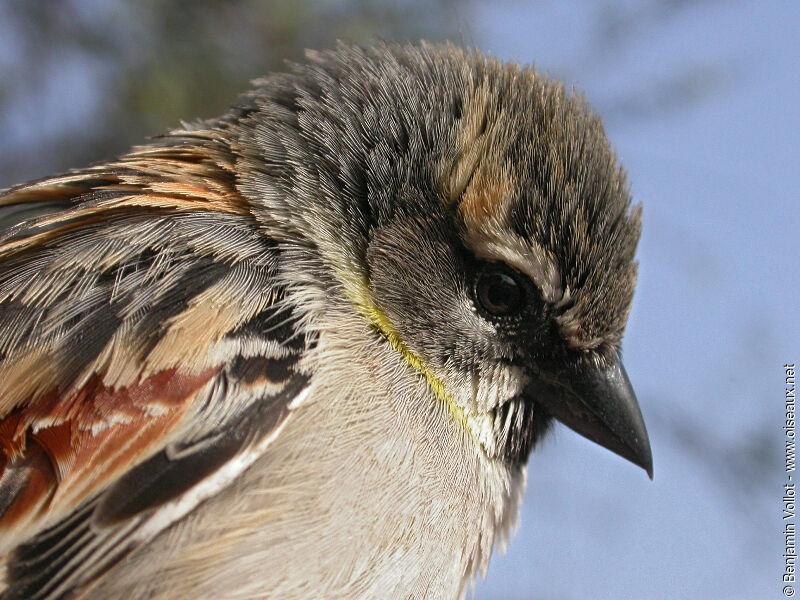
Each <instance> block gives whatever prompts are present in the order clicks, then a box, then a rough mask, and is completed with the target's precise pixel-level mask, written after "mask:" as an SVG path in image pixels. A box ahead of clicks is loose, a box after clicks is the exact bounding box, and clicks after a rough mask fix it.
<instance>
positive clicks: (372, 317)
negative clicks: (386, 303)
mask: <svg viewBox="0 0 800 600" xmlns="http://www.w3.org/2000/svg"><path fill="white" fill-rule="evenodd" d="M358 306H359V308H360V311H361V313H362V314H363V315H364V317H365V318H366V319H367V321H369V322H370V323H371V324H373V325H374V326H375V327H377V328H378V330H379V331H380V332H381V333H382V334H383V335H384V337H385V338H386V339H387V340H388V342H389V344H391V346H392V348H394V349H395V350H396V351H397V352H398V354H400V356H402V357H403V359H404V360H405V361H406V363H408V365H409V366H411V367H412V368H413V369H415V370H416V371H417V372H419V373H420V374H422V376H423V377H425V381H427V382H428V386H429V387H430V388H431V391H432V392H433V393H434V395H435V396H436V397H437V398H439V400H441V401H442V402H444V403H445V405H446V406H447V408H448V409H449V410H450V413H451V414H452V415H453V417H455V419H456V421H458V422H459V423H460V424H461V425H463V426H465V427H467V426H468V422H469V417H468V416H467V415H466V414H465V412H464V409H463V408H461V407H460V406H459V405H458V404H456V402H455V400H453V398H452V397H451V396H450V395H449V394H448V393H447V390H446V389H445V387H444V383H442V382H441V380H440V379H439V378H438V377H436V375H434V374H433V372H432V371H431V370H430V369H428V368H427V367H426V366H425V365H424V364H423V363H422V360H421V359H420V358H419V357H418V356H417V355H416V354H414V353H413V352H412V351H411V350H410V349H409V348H408V346H406V345H405V344H404V343H403V340H401V339H400V336H399V335H398V334H397V331H396V330H395V328H394V326H393V325H392V322H391V321H390V320H389V317H387V316H386V314H385V313H384V312H383V311H381V310H380V309H379V308H378V307H377V306H375V305H374V304H373V303H372V301H371V300H370V299H368V298H364V299H362V301H361V302H359V303H358Z"/></svg>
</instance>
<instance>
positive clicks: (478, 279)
mask: <svg viewBox="0 0 800 600" xmlns="http://www.w3.org/2000/svg"><path fill="white" fill-rule="evenodd" d="M473 296H474V301H475V305H476V306H477V307H478V310H480V311H481V312H482V313H483V314H484V315H486V316H488V317H489V318H493V319H498V318H508V317H513V316H515V315H517V314H519V313H520V312H521V311H522V309H523V308H525V305H526V296H525V286H524V284H523V282H522V281H521V280H520V277H519V275H517V274H516V273H514V272H513V271H512V270H511V269H509V268H507V267H504V266H502V265H499V264H493V263H488V264H486V265H485V266H484V267H483V268H481V269H480V270H478V272H477V273H476V274H475V281H474V284H473Z"/></svg>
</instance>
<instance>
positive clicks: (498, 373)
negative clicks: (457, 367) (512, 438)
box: [448, 363, 528, 415]
mask: <svg viewBox="0 0 800 600" xmlns="http://www.w3.org/2000/svg"><path fill="white" fill-rule="evenodd" d="M527 381H528V378H527V376H526V375H525V372H524V371H523V370H522V369H521V368H519V367H514V366H509V365H504V364H500V363H493V364H486V365H481V366H480V367H478V369H477V370H476V371H474V372H473V373H471V374H466V373H457V374H453V377H452V381H451V382H450V386H448V387H449V388H450V389H451V390H452V391H451V394H452V396H453V398H454V400H455V401H456V402H457V403H458V404H459V405H460V406H461V407H462V408H463V409H464V410H465V411H466V412H467V414H472V415H485V414H487V413H489V412H491V411H492V410H494V409H495V408H497V407H498V406H501V405H503V404H504V403H506V402H508V401H509V400H511V399H512V398H514V397H515V396H518V395H520V394H521V393H522V391H523V389H524V388H525V385H526V384H527Z"/></svg>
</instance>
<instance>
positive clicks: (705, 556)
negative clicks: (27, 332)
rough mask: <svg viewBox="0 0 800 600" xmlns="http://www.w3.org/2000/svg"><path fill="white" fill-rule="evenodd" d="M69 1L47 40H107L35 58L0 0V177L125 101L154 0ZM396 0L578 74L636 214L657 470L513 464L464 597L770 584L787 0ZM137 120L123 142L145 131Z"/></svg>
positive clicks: (789, 312)
mask: <svg viewBox="0 0 800 600" xmlns="http://www.w3.org/2000/svg"><path fill="white" fill-rule="evenodd" d="M32 4H35V3H32ZM67 4H69V5H70V6H71V7H72V9H73V11H74V12H73V13H72V16H71V17H70V18H71V19H75V22H74V23H73V22H72V21H69V22H67V23H66V24H62V25H60V26H59V27H61V28H62V29H58V27H57V28H56V30H57V31H61V30H65V31H70V30H71V28H73V26H74V27H75V28H76V29H75V30H76V31H78V30H79V29H80V30H81V31H83V30H84V29H86V28H88V27H89V25H91V26H92V27H99V28H100V29H101V30H105V31H107V32H108V31H113V35H111V36H110V37H111V38H113V40H112V43H111V44H110V45H109V47H108V48H107V49H106V48H105V47H104V48H103V49H102V51H100V52H97V51H96V52H94V53H87V52H86V51H85V48H83V47H77V46H76V47H74V48H73V47H70V46H68V45H66V46H65V48H67V49H66V50H61V49H60V48H61V46H58V48H59V49H58V50H57V51H55V52H52V53H50V54H48V53H47V52H46V50H47V44H48V41H47V38H46V36H45V39H44V41H42V40H39V39H37V38H36V36H35V35H34V34H35V31H32V30H26V29H24V28H21V27H19V26H18V21H15V20H14V19H12V18H11V17H12V16H13V12H14V9H13V8H12V7H13V6H14V3H7V4H4V3H0V75H1V76H2V77H0V100H2V104H0V106H2V113H1V114H0V185H8V184H11V183H15V182H16V181H15V179H16V178H18V177H19V178H29V177H36V176H41V175H45V174H47V173H48V172H49V171H55V170H61V169H63V168H66V167H68V166H80V165H81V164H84V163H85V162H88V161H89V160H90V159H92V160H97V159H99V158H103V157H104V156H94V155H93V154H92V150H91V149H89V150H86V152H85V153H84V154H81V153H80V152H78V153H77V155H78V156H81V157H83V156H85V157H86V159H85V160H84V159H83V158H80V159H75V158H74V156H75V155H74V154H71V155H70V157H71V158H70V160H78V162H77V163H76V164H72V163H67V164H63V163H62V162H60V157H61V156H62V155H64V148H66V147H70V148H71V149H73V150H74V149H76V148H82V147H83V146H84V145H87V146H88V144H89V142H88V140H90V139H93V138H91V136H90V135H89V134H90V133H96V130H97V129H98V128H103V130H104V131H105V130H106V129H108V131H109V133H108V134H106V138H109V137H110V138H111V139H112V141H113V137H114V131H113V129H110V128H112V127H113V123H114V121H115V119H116V120H117V122H121V117H119V116H118V115H120V114H123V113H122V112H120V111H121V107H120V106H119V105H118V103H119V102H121V101H120V100H118V98H119V97H120V96H118V95H116V92H115V91H114V92H113V93H112V91H110V90H112V88H111V83H110V82H112V81H113V80H114V76H115V74H116V71H117V69H118V65H119V64H121V62H122V63H124V62H125V61H129V62H130V64H133V65H134V66H135V65H136V64H138V63H137V61H145V60H146V58H147V52H148V41H147V30H148V27H152V26H153V22H151V21H148V19H147V18H146V15H145V17H142V14H143V13H139V12H137V10H135V9H134V8H133V7H137V8H138V7H139V6H148V7H151V8H152V7H153V6H159V3H157V2H142V3H131V2H128V3H124V2H119V1H114V2H104V1H100V0H70V1H69V2H68V3H67ZM240 4H241V2H240ZM250 4H252V5H257V4H258V3H257V2H255V0H253V2H250ZM322 4H324V5H325V7H327V8H326V9H325V10H327V11H328V13H326V14H333V15H334V17H335V18H339V17H338V16H337V15H336V14H335V13H336V7H337V6H338V5H340V4H341V5H347V6H350V7H352V6H354V5H358V6H360V4H359V3H357V2H348V1H347V0H338V1H328V2H325V3H322ZM399 4H403V5H404V6H405V5H408V6H411V7H412V9H413V10H412V11H411V12H413V13H414V14H415V15H416V17H415V18H417V17H419V15H420V14H421V15H423V16H422V21H423V23H421V25H420V27H421V29H420V30H421V31H425V27H427V28H428V30H430V31H431V32H436V31H440V30H442V27H443V23H447V24H448V25H449V26H450V27H452V28H453V29H454V30H457V31H458V32H460V35H457V36H456V37H455V40H456V41H461V42H462V43H466V44H471V45H472V44H474V45H477V46H479V47H480V48H481V49H483V50H485V51H488V52H491V53H492V54H494V55H497V56H499V57H501V58H503V59H508V60H518V61H519V62H522V63H531V62H534V63H535V64H536V66H537V67H538V68H539V69H540V70H543V71H545V72H547V73H549V74H550V75H552V76H553V77H555V78H558V79H562V80H565V81H567V82H568V83H569V84H570V85H574V86H576V88H577V89H578V90H580V91H582V92H583V93H584V94H585V96H586V97H587V99H588V100H589V102H590V103H591V104H592V105H593V106H594V107H595V109H596V110H597V111H598V112H599V113H600V114H601V115H602V116H603V117H604V119H605V122H606V127H607V132H608V136H609V138H610V140H611V142H612V144H613V145H614V146H615V148H616V149H617V151H618V153H619V156H620V157H621V159H622V161H623V163H624V164H625V165H626V167H627V170H628V173H629V179H630V183H631V187H632V191H633V195H634V198H635V200H636V201H637V202H641V203H642V204H643V206H644V230H643V237H642V241H641V244H640V248H639V261H640V279H639V285H638V289H637V293H636V297H635V300H634V307H633V312H632V315H631V319H630V322H629V325H628V330H627V335H626V338H625V343H624V355H625V362H626V365H627V370H628V373H629V375H630V377H631V380H632V381H633V383H634V387H635V388H636V390H637V393H638V396H639V399H640V403H641V406H642V411H643V413H644V416H645V420H646V422H647V424H648V428H649V431H650V437H651V442H652V446H653V454H654V467H655V479H654V481H653V482H650V481H648V479H647V477H646V475H645V474H644V472H642V471H641V470H639V469H637V468H635V467H633V466H632V465H630V464H629V463H626V462H625V461H623V460H622V459H620V458H618V457H616V456H615V455H613V454H611V453H609V452H607V451H605V450H603V449H601V448H599V447H597V446H594V445H592V444H591V443H589V442H587V441H586V440H584V439H582V438H579V437H578V436H577V435H576V434H574V433H572V432H571V431H568V430H566V429H565V428H558V429H557V430H556V431H555V432H554V435H553V436H552V439H550V440H548V441H547V443H545V444H544V446H543V447H542V448H541V449H540V450H539V451H538V452H537V453H536V454H535V455H534V456H533V458H532V459H531V462H530V469H529V485H528V493H527V495H526V499H525V504H524V509H523V513H522V516H521V524H520V528H519V531H518V533H517V536H516V539H515V540H514V541H513V542H512V544H511V546H510V548H509V551H508V553H507V554H506V555H505V556H501V555H497V556H496V557H495V558H494V560H493V562H492V565H491V568H490V569H489V573H488V577H487V580H486V581H485V582H481V583H479V584H478V585H477V588H476V597H477V598H479V599H487V600H501V599H502V600H517V599H519V600H522V599H525V600H528V599H535V600H577V599H579V598H581V599H584V598H588V599H591V600H603V599H609V600H618V599H640V598H641V599H648V600H651V599H652V600H658V599H702V600H714V599H717V598H720V599H722V598H724V599H741V600H753V599H755V600H759V599H761V598H764V599H769V598H779V597H781V588H782V583H781V579H780V578H781V574H782V570H783V560H782V557H781V554H782V553H783V538H782V535H781V531H782V528H783V524H782V522H781V508H782V503H781V496H782V484H783V482H784V474H783V470H782V466H783V444H784V442H783V440H784V437H783V430H782V428H781V427H782V424H783V381H782V378H783V370H782V365H783V363H784V362H793V361H800V343H799V340H800V310H798V296H799V295H800V285H798V265H797V261H798V257H799V256H800V253H798V241H797V240H798V230H800V197H798V196H799V194H798V190H800V175H799V174H798V168H800V161H798V158H799V157H798V154H799V153H798V150H797V149H798V137H799V134H800V117H799V116H798V110H799V108H800V43H798V41H797V40H798V37H800V34H799V32H800V4H798V3H797V2H777V1H775V2H749V3H748V2H737V1H726V2H722V1H710V0H709V1H698V0H649V1H647V0H643V1H639V2H620V1H616V2H611V1H605V2H588V1H575V2H556V1H549V2H524V1H521V0H518V1H512V0H495V1H487V2H474V1H473V2H466V3H461V2H457V1H455V0H451V1H449V2H439V3H437V6H439V5H445V6H446V9H445V10H444V12H442V11H441V10H438V9H437V10H438V12H436V14H435V16H431V17H430V19H428V20H427V21H425V19H426V17H425V10H426V9H427V6H428V4H427V3H422V2H420V3H414V2H405V3H399ZM16 6H17V8H18V7H19V6H22V5H16ZM43 6H44V7H45V8H47V7H48V6H52V5H48V4H47V3H44V4H43ZM163 6H166V4H165V5H163ZM331 7H333V8H331ZM415 7H416V8H415ZM440 8H441V7H440ZM48 10H49V9H48ZM331 11H333V12H331ZM48 14H50V13H48ZM254 14H255V13H254ZM265 14H266V13H265ZM431 14H432V15H433V13H431ZM59 18H60V17H59ZM55 21H56V22H57V21H58V19H55ZM219 22H220V23H223V25H224V26H225V27H228V28H229V29H230V30H231V31H232V32H233V34H232V37H231V40H232V41H230V43H229V45H228V46H220V47H219V48H218V50H219V52H223V53H227V54H225V56H226V60H240V61H241V60H243V58H242V57H247V56H253V55H254V54H255V53H257V52H259V51H261V50H259V47H258V46H257V43H256V42H255V41H254V40H253V39H252V37H247V35H249V34H250V33H252V31H250V30H247V32H246V33H247V35H245V33H242V34H241V35H240V36H239V35H238V29H237V28H238V27H240V26H242V24H237V23H236V22H232V23H230V22H226V21H225V20H224V19H223V18H222V17H221V18H220V20H219ZM331 23H333V21H332V20H328V19H321V20H319V23H317V25H316V27H317V29H318V30H319V31H317V32H316V33H313V32H312V33H313V35H312V34H309V35H308V36H306V37H303V38H302V39H303V40H304V41H303V43H307V44H308V45H312V46H318V45H320V44H322V43H327V42H320V43H316V42H315V41H314V40H315V39H324V37H319V36H323V34H324V33H325V32H324V29H325V28H326V27H328V26H330V27H331V28H332V27H333V25H331ZM336 23H337V25H336V26H337V27H339V26H340V25H341V24H340V23H339V22H338V21H336ZM87 24H88V25H87ZM194 25H196V23H193V26H194ZM365 27H366V26H365ZM81 28H83V29H81ZM89 29H91V28H89ZM270 31H271V30H270ZM337 31H339V30H338V29H337ZM282 32H283V30H281V31H279V32H278V33H279V34H283V33H282ZM320 32H322V33H320ZM295 33H296V32H295ZM301 33H302V32H301ZM378 33H380V34H381V35H382V36H383V37H389V38H391V35H390V34H389V33H387V32H384V31H380V32H378ZM180 34H181V32H179V31H176V37H180ZM315 35H316V36H318V37H317V38H315V37H314V36H315ZM337 35H338V34H337ZM237 36H238V37H237ZM426 36H427V37H431V36H435V33H431V34H426ZM306 38H308V39H309V40H311V41H308V42H305V40H306ZM50 39H51V40H52V39H53V38H50ZM92 39H94V38H92ZM61 41H63V40H61ZM101 42H102V43H108V40H105V41H103V40H100V41H97V43H101ZM53 43H54V42H53ZM214 43H217V39H216V38H214ZM54 44H55V43H54ZM247 44H250V46H253V47H254V48H256V50H253V49H252V48H251V47H250V46H247ZM95 50H96V48H95ZM150 50H151V51H152V49H150ZM184 50H185V49H184ZM178 51H179V52H180V51H181V48H180V47H178ZM192 51H193V49H191V48H190V49H189V52H190V53H191V52H192ZM157 52H161V47H159V48H158V49H157ZM237 52H238V54H237ZM104 53H107V55H108V56H109V57H111V56H112V55H113V57H114V58H113V60H112V59H111V58H109V59H108V60H105V59H102V57H103V56H104ZM121 57H122V58H121ZM230 57H233V58H230ZM157 58H158V57H157ZM171 60H173V58H172V56H171V55H169V54H168V53H167V52H164V54H163V60H162V62H163V63H165V64H167V65H168V64H170V61H171ZM142 64H145V65H147V64H149V63H146V62H143V63H142ZM129 66H130V65H129ZM242 71H247V73H246V78H250V77H255V76H258V75H261V74H262V73H261V72H258V71H254V72H249V71H248V68H242ZM146 74H147V73H146V70H145V71H139V76H144V75H146ZM246 78H245V80H246ZM166 83H167V85H166V87H164V88H158V86H157V85H156V87H155V89H156V90H159V89H162V90H167V91H169V89H170V86H169V83H170V81H169V79H167V81H166ZM198 85H200V84H198ZM241 89H244V87H242V88H241ZM208 92H209V88H208V87H206V88H203V87H198V88H197V89H192V90H190V93H191V94H205V93H208ZM232 99H233V98H232V97H231V100H232ZM168 100H170V99H169V98H168V97H166V96H164V101H165V102H166V101H168ZM122 108H124V107H122ZM115 111H116V112H115ZM212 114H213V113H212ZM212 114H180V115H178V116H180V117H185V118H187V119H192V118H195V117H198V116H212ZM109 115H111V116H109ZM114 115H117V116H114ZM142 122H144V123H145V126H143V127H142V131H141V132H139V131H138V129H137V130H136V131H134V133H133V136H134V138H133V139H134V140H136V141H140V140H142V139H144V137H145V136H146V135H150V134H153V133H157V132H158V131H160V130H161V128H163V125H161V124H159V125H158V126H157V127H155V128H154V129H148V127H150V125H148V123H150V121H147V120H144V121H142ZM175 124H176V123H175V122H172V121H170V125H175ZM126 135H131V134H130V132H128V133H126ZM120 137H121V138H122V134H120ZM122 139H123V140H124V143H121V144H120V146H123V145H127V144H128V143H129V141H128V138H122ZM106 142H108V139H106ZM106 146H108V144H106ZM106 146H103V147H104V148H105V147H106ZM112 147H113V144H112ZM122 149H123V148H122V147H119V148H118V149H117V150H116V151H119V150H122ZM31 156H37V157H39V158H40V162H37V160H35V159H31V158H30V157H31Z"/></svg>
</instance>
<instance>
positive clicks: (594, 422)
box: [528, 357, 653, 479]
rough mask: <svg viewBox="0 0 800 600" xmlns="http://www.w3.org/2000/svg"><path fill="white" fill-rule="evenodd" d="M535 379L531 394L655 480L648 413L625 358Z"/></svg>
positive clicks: (556, 415) (581, 365) (574, 366)
mask: <svg viewBox="0 0 800 600" xmlns="http://www.w3.org/2000/svg"><path fill="white" fill-rule="evenodd" d="M534 379H535V380H534V382H533V383H532V384H531V387H530V389H529V390H528V394H529V396H530V397H531V399H533V400H534V401H535V402H536V403H537V404H539V405H542V406H544V407H545V409H546V410H547V412H549V413H550V415H552V416H553V417H554V418H556V419H557V420H559V421H561V422H562V423H564V425H566V426H568V427H570V428H571V429H573V430H575V431H577V432H578V433H580V434H581V435H582V436H584V437H586V438H588V439H590V440H592V441H593V442H596V443H598V444H600V445H601V446H604V447H606V448H608V449H609V450H611V451H612V452H616V453H617V454H619V455H620V456H622V457H623V458H626V459H628V460H629V461H631V462H632V463H633V464H635V465H639V466H640V467H642V468H643V469H644V470H645V471H647V474H648V475H649V476H650V479H652V478H653V456H652V454H651V452H650V440H649V438H648V437H647V429H646V428H645V425H644V419H643V418H642V411H641V410H640V409H639V403H638V402H637V401H636V394H634V392H633V387H632V386H631V382H630V380H629V379H628V374H627V373H626V372H625V368H624V367H623V366H622V361H621V360H620V359H619V357H616V358H615V359H614V360H613V362H612V363H611V364H610V365H606V366H603V367H600V366H598V365H596V364H594V363H593V362H592V361H589V360H581V361H578V362H575V363H573V364H571V365H570V366H569V367H567V368H565V369H563V370H562V371H561V372H559V373H556V374H553V375H550V376H547V377H544V378H541V377H539V378H534Z"/></svg>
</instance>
